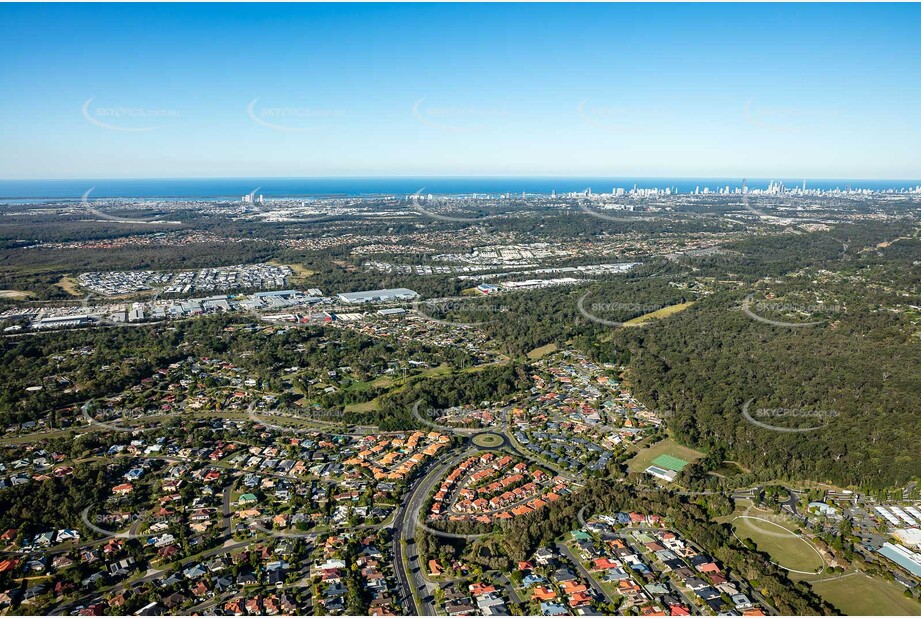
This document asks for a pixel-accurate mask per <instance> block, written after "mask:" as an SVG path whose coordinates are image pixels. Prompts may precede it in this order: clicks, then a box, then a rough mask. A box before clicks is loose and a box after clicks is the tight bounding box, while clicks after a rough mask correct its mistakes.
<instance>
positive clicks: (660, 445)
mask: <svg viewBox="0 0 921 618" xmlns="http://www.w3.org/2000/svg"><path fill="white" fill-rule="evenodd" d="M662 455H670V456H672V457H674V458H676V459H680V460H683V461H687V462H692V461H697V460H698V459H700V458H701V457H703V456H704V454H703V453H701V452H700V451H695V450H694V449H692V448H688V447H686V446H681V445H680V444H678V443H677V442H675V441H674V440H672V439H671V438H666V439H665V440H662V441H660V442H656V443H655V444H653V445H652V446H650V447H649V448H646V449H643V450H641V451H640V452H639V453H637V454H636V456H635V457H634V458H633V459H631V460H630V461H629V462H628V463H627V466H628V467H629V469H630V471H631V472H642V471H643V470H645V469H646V468H648V467H649V466H651V465H653V461H655V460H656V459H657V458H659V457H660V456H662Z"/></svg>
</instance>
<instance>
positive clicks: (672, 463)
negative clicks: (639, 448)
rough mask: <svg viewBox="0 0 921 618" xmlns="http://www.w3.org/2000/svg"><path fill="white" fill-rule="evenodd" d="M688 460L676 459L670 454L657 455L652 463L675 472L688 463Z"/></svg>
mask: <svg viewBox="0 0 921 618" xmlns="http://www.w3.org/2000/svg"><path fill="white" fill-rule="evenodd" d="M689 463H691V462H689V461H685V460H683V459H678V458H677V457H673V456H671V455H659V456H658V457H656V458H655V459H653V460H652V465H654V466H659V467H660V468H665V469H666V470H674V471H675V472H681V471H682V470H684V467H685V466H686V465H688V464H689Z"/></svg>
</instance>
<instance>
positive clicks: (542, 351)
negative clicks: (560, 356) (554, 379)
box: [528, 343, 556, 360]
mask: <svg viewBox="0 0 921 618" xmlns="http://www.w3.org/2000/svg"><path fill="white" fill-rule="evenodd" d="M554 352H556V344H555V343H548V344H547V345H542V346H540V347H539V348H534V349H533V350H531V351H530V352H528V358H530V359H531V360H537V359H538V358H543V357H544V356H546V355H548V354H552V353H554Z"/></svg>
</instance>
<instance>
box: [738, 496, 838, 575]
mask: <svg viewBox="0 0 921 618" xmlns="http://www.w3.org/2000/svg"><path fill="white" fill-rule="evenodd" d="M748 515H749V516H750V517H760V516H764V517H765V518H767V517H768V515H770V520H769V521H761V520H759V519H749V518H740V519H734V520H733V521H732V527H733V529H735V531H736V534H737V535H738V536H739V537H741V538H748V539H751V540H752V541H754V542H755V544H756V545H757V547H758V550H759V551H763V552H767V554H768V555H769V556H770V557H771V560H773V561H774V562H775V563H777V564H778V565H780V566H782V567H784V568H785V569H787V570H793V571H806V572H813V571H815V570H816V569H819V568H823V567H824V566H825V561H824V560H823V559H822V557H821V556H820V555H819V553H818V550H816V549H815V548H814V547H813V545H812V543H810V542H809V541H807V540H806V539H803V538H800V537H799V536H797V535H796V533H794V532H793V530H792V529H793V526H792V525H789V526H787V525H784V524H783V523H781V521H780V520H778V519H777V516H776V515H774V514H773V513H761V512H759V511H754V510H752V511H749V512H748Z"/></svg>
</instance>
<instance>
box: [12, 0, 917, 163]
mask: <svg viewBox="0 0 921 618" xmlns="http://www.w3.org/2000/svg"><path fill="white" fill-rule="evenodd" d="M918 13H919V9H918V8H917V6H911V5H908V6H906V5H899V6H892V5H884V6H868V5H846V6H828V5H821V6H816V5H782V6H763V5H755V6H751V5H745V6H738V5H721V6H719V7H715V6H688V5H681V6H656V5H653V6H650V5H643V6H635V5H605V6H598V5H577V6H567V7H562V6H559V5H553V4H551V5H538V6H522V5H490V6H480V5H473V6H451V5H389V6H386V7H384V6H379V5H351V6H349V7H348V11H346V10H344V9H343V7H336V6H327V5H309V6H289V5H286V6H274V5H261V6H241V5H233V6H221V5H216V6H215V5H209V6H200V5H184V6H181V7H174V6H166V7H151V6H148V5H132V6H131V7H122V6H58V7H55V8H54V10H49V9H47V8H44V7H41V6H25V5H4V6H3V7H0V15H2V16H3V19H4V22H5V23H7V24H8V37H6V38H5V39H4V41H2V42H0V57H2V58H3V59H4V64H5V66H6V70H5V71H4V73H3V75H2V76H0V84H2V85H3V86H4V90H5V91H6V92H8V93H12V96H8V97H7V98H6V99H5V100H4V101H3V102H2V103H0V115H2V117H3V118H4V119H5V121H4V122H3V123H0V139H2V140H3V141H4V143H5V144H6V145H7V148H6V149H5V150H4V151H3V153H2V154H0V178H3V179H52V178H57V179H85V178H236V177H303V178H330V177H353V178H354V177H516V176H522V177H591V176H595V177H597V176H605V177H607V176H616V177H636V178H729V177H738V178H742V177H746V176H747V177H753V176H758V177H765V178H770V177H774V178H778V179H779V178H804V177H805V178H823V179H875V180H893V181H895V180H903V179H914V178H921V167H919V165H921V164H919V163H918V162H917V160H918V157H917V155H916V152H915V150H916V148H914V147H913V144H916V143H917V141H918V138H919V137H921V125H919V121H918V119H917V115H916V113H915V109H914V108H915V105H914V101H916V100H917V98H918V97H917V95H918V94H919V89H921V88H919V86H918V85H917V84H916V83H914V82H913V81H912V80H911V76H912V74H913V70H914V66H913V64H914V62H913V58H916V57H917V56H918V52H919V51H921V46H919V43H918V42H917V41H916V40H914V37H913V33H912V24H914V23H917V17H918ZM37 31H38V32H41V33H42V36H43V37H44V38H45V39H47V40H50V41H52V44H49V45H42V46H40V47H37V46H36V45H35V38H34V33H35V32H37ZM74 32H79V33H80V36H79V37H74V36H73V33H74ZM729 52H731V53H729Z"/></svg>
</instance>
